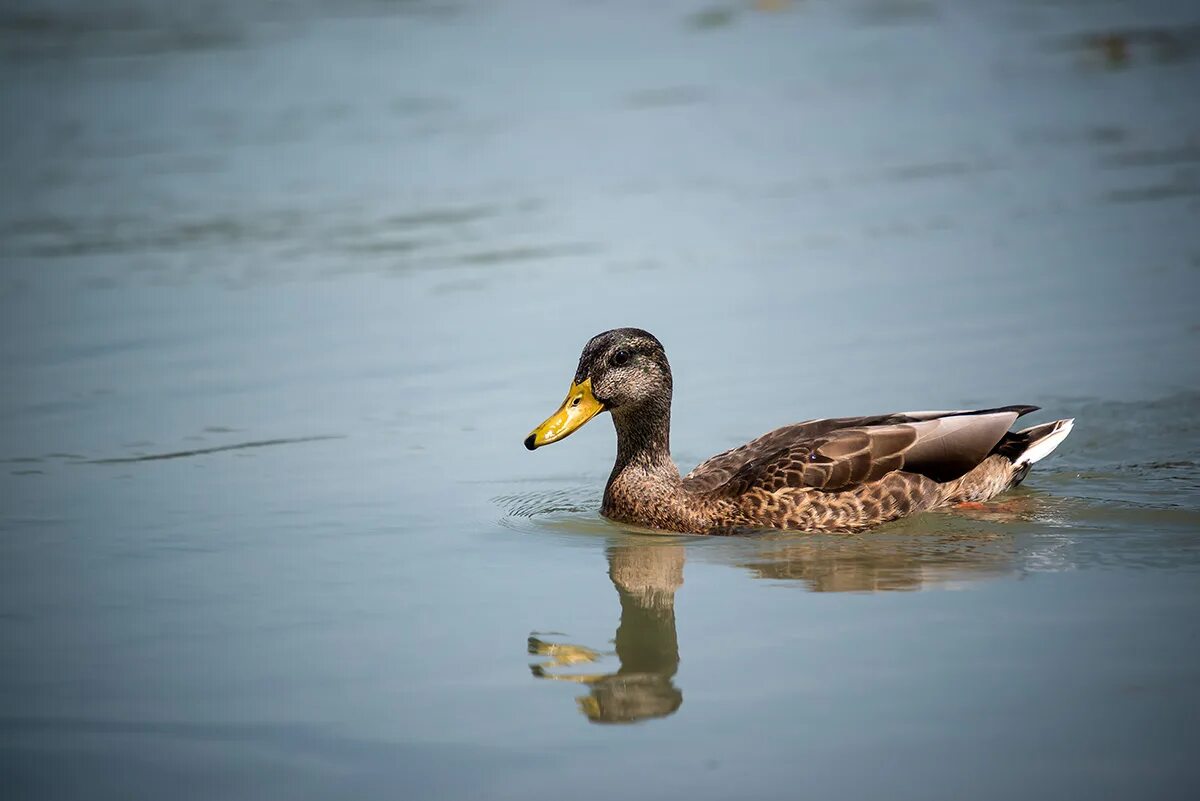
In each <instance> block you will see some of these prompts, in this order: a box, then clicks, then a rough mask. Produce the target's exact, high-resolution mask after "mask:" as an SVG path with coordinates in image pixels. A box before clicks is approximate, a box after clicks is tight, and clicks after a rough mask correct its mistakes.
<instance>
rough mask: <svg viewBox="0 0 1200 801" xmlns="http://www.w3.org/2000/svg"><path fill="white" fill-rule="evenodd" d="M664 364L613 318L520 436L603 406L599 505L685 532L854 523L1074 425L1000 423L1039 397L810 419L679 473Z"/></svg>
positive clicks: (963, 487)
mask: <svg viewBox="0 0 1200 801" xmlns="http://www.w3.org/2000/svg"><path fill="white" fill-rule="evenodd" d="M671 390H672V380H671V368H670V365H669V364H668V363H667V357H666V353H665V352H664V351H663V347H662V344H661V343H660V342H659V341H658V340H657V339H655V338H654V336H652V335H651V334H649V333H647V332H646V331H642V330H640V329H637V328H618V329H615V330H612V331H606V332H605V333H603V334H599V335H597V336H595V337H593V338H592V339H591V341H590V342H588V344H587V345H586V346H585V347H584V349H583V354H582V356H580V359H579V367H578V369H577V370H576V372H575V379H574V381H573V382H572V385H571V390H570V392H569V393H568V394H567V398H566V400H565V401H563V405H562V407H560V408H559V410H558V411H557V412H556V413H555V414H554V415H553V416H551V417H550V418H549V419H547V420H546V421H545V422H544V423H542V425H540V426H539V427H538V428H536V429H535V430H534V431H533V433H531V434H530V435H529V437H528V438H527V439H526V440H525V446H526V447H527V448H529V449H530V450H533V449H534V448H537V447H539V446H541V445H546V444H549V443H551V442H555V441H557V440H560V439H562V438H563V437H566V436H567V435H569V434H570V433H571V432H573V431H575V430H576V429H578V428H579V427H580V426H582V425H583V424H584V423H586V422H587V421H588V420H590V419H591V418H592V417H594V416H595V415H597V414H599V413H600V412H602V411H611V412H612V416H613V423H614V425H615V427H616V430H617V461H616V465H615V466H614V467H613V472H612V475H611V476H610V477H609V479H608V486H607V487H606V488H605V491H604V502H603V506H602V508H601V513H602V514H604V515H605V516H606V517H609V518H612V519H614V520H618V521H621V522H625V523H631V524H635V525H642V526H648V527H651V528H658V529H665V530H668V531H680V532H692V533H709V534H719V533H733V532H736V531H738V530H741V529H750V528H781V529H801V530H807V531H858V530H862V529H865V528H869V527H871V526H875V525H878V524H880V523H884V522H887V521H889V520H895V519H897V518H900V517H905V516H907V515H911V514H915V513H917V512H922V511H926V510H928V509H935V508H937V507H940V506H947V505H951V504H955V503H963V502H968V501H984V500H988V499H990V498H992V497H993V496H995V495H997V494H999V493H1001V492H1003V491H1005V490H1007V489H1009V488H1010V487H1013V486H1015V485H1016V484H1018V483H1020V481H1021V480H1022V479H1023V478H1024V477H1025V475H1026V473H1028V472H1029V468H1030V467H1031V466H1032V465H1033V463H1034V462H1036V461H1038V460H1039V459H1041V458H1043V457H1045V456H1047V455H1048V454H1049V453H1050V452H1051V451H1053V450H1054V448H1055V447H1057V445H1058V444H1059V443H1060V442H1062V440H1063V439H1064V438H1066V436H1067V434H1069V433H1070V431H1071V425H1072V421H1071V420H1058V421H1055V422H1053V423H1046V424H1044V425H1040V426H1034V427H1032V428H1027V429H1025V430H1023V431H1015V432H1014V431H1009V426H1011V425H1012V424H1013V422H1015V421H1016V419H1017V418H1018V417H1020V416H1021V415H1023V414H1026V413H1027V412H1031V411H1034V410H1035V409H1036V408H1037V407H1036V406H1006V407H1002V408H997V409H985V410H979V411H943V412H901V413H896V414H886V415H877V416H872V417H843V418H834V419H828V420H811V421H809V422H805V423H797V424H795V425H790V426H784V427H783V428H779V429H776V430H775V431H771V432H770V433H768V434H764V435H763V436H761V437H759V438H758V439H756V440H754V441H752V442H750V443H748V444H746V445H742V446H741V447H738V448H734V449H732V450H729V451H725V452H724V453H721V454H719V455H717V456H714V457H712V458H711V459H709V460H708V461H706V462H704V463H703V464H701V465H700V466H699V467H697V468H696V469H695V470H693V471H692V472H691V473H689V474H688V475H687V476H686V477H684V478H681V477H680V475H679V470H678V469H677V468H676V467H675V463H674V462H673V461H671V453H670V427H671Z"/></svg>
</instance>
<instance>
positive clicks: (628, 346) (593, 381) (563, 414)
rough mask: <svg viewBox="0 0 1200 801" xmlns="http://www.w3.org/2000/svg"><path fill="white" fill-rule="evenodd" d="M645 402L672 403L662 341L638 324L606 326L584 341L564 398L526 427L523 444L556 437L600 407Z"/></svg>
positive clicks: (606, 408) (608, 408) (547, 441)
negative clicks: (608, 328)
mask: <svg viewBox="0 0 1200 801" xmlns="http://www.w3.org/2000/svg"><path fill="white" fill-rule="evenodd" d="M646 405H655V406H665V407H667V408H669V407H670V405H671V366H670V365H669V364H667V354H666V352H665V351H663V346H662V343H661V342H659V341H658V340H657V339H656V338H655V337H654V335H653V334H650V333H648V332H646V331H643V330H642V329H640V328H614V329H613V330H612V331H605V332H604V333H603V334H597V335H596V336H594V337H592V338H591V340H590V341H589V342H588V343H587V344H586V345H585V346H584V347H583V353H582V355H580V357H579V367H578V368H577V369H576V370H575V380H574V381H572V382H571V389H570V391H568V392H567V399H566V400H565V401H563V405H562V406H561V407H559V409H558V411H557V412H555V413H554V414H553V415H551V416H550V417H549V418H548V419H547V420H546V421H545V422H544V423H542V424H541V425H540V426H538V427H537V428H535V429H534V430H533V432H532V433H530V435H529V436H528V437H527V438H526V439H525V447H526V448H529V450H533V449H534V448H537V447H540V446H542V445H548V444H550V443H551V442H557V441H558V440H560V439H562V438H564V437H566V436H567V435H569V434H571V433H572V432H574V431H576V430H578V429H579V427H580V426H582V425H583V424H584V423H586V422H587V421H588V420H591V419H592V418H593V417H595V416H596V415H597V414H599V413H600V412H605V411H613V410H616V409H624V410H627V411H630V412H632V411H635V410H636V409H638V408H639V407H642V406H646Z"/></svg>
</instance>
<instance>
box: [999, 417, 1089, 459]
mask: <svg viewBox="0 0 1200 801" xmlns="http://www.w3.org/2000/svg"><path fill="white" fill-rule="evenodd" d="M1074 427H1075V418H1074V417H1071V418H1068V419H1066V420H1055V421H1054V422H1053V423H1043V424H1042V425H1040V426H1033V427H1032V428H1026V429H1023V430H1021V431H1018V432H1016V434H1015V435H1014V438H1015V439H1018V441H1019V442H1020V443H1021V444H1022V445H1023V446H1024V447H1022V448H1021V450H1020V452H1019V453H1018V454H1017V456H1016V458H1015V459H1013V467H1018V468H1019V467H1022V466H1024V465H1032V464H1034V463H1035V462H1040V461H1041V460H1042V459H1045V458H1046V457H1047V456H1049V455H1050V454H1051V453H1053V452H1054V449H1055V448H1057V447H1058V445H1059V443H1061V442H1062V441H1063V440H1064V439H1066V438H1067V435H1068V434H1070V433H1071V429H1072V428H1074Z"/></svg>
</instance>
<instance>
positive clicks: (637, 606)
mask: <svg viewBox="0 0 1200 801" xmlns="http://www.w3.org/2000/svg"><path fill="white" fill-rule="evenodd" d="M1028 504H1029V501H1028V499H1017V500H1016V502H1015V503H1009V504H1008V505H1000V504H989V505H988V507H987V508H985V509H982V510H978V511H976V512H974V513H967V512H960V513H958V514H956V515H953V516H951V515H926V516H924V518H922V519H921V520H920V521H918V522H910V523H908V524H906V525H903V526H900V527H898V528H894V529H892V530H882V531H880V530H877V531H875V532H871V533H868V534H862V535H830V534H803V535H793V534H779V535H776V534H764V535H763V536H761V537H755V538H729V539H728V540H725V541H723V542H722V543H720V544H719V545H717V544H713V545H711V546H710V547H706V548H705V549H704V551H703V554H704V555H703V557H702V558H704V559H705V560H706V561H710V560H713V559H714V558H715V559H716V560H718V561H720V562H724V563H727V564H731V565H735V566H737V567H740V568H743V569H746V570H749V571H750V573H751V575H753V576H755V577H756V578H765V579H770V580H786V581H798V582H801V583H803V584H804V585H806V586H807V588H808V589H809V590H811V591H813V592H881V591H892V590H917V589H926V588H931V587H936V586H943V587H945V586H953V585H956V584H961V583H964V582H967V581H977V580H981V579H987V578H991V577H995V576H1001V575H1006V574H1009V573H1012V572H1013V571H1014V570H1016V569H1017V565H1018V564H1020V563H1022V562H1023V561H1026V560H1031V559H1034V560H1036V559H1040V558H1042V556H1041V555H1039V554H1038V553H1037V552H1035V551H1033V550H1031V549H1030V544H1029V543H1028V542H1025V544H1024V545H1022V544H1021V543H1022V540H1021V539H1020V538H1019V537H1018V536H1014V533H1013V532H1012V531H1010V530H1006V529H1005V525H1006V524H1007V523H1009V522H1012V521H1013V520H1022V519H1025V516H1026V515H1027V514H1028V509H1026V508H1025V507H1026V506H1028ZM686 548H687V544H686V543H685V542H683V541H677V542H662V541H661V540H660V539H655V540H647V539H641V538H638V539H627V540H622V541H620V542H618V543H616V544H612V545H610V546H609V547H608V548H606V550H605V556H606V557H607V560H608V576H609V578H610V579H611V580H612V583H613V587H615V588H616V590H617V596H618V598H619V599H620V602H621V622H620V625H619V626H618V627H617V633H616V637H615V644H616V649H615V656H616V657H617V659H618V661H619V666H618V668H617V670H616V671H615V672H591V673H586V672H582V673H581V672H578V670H579V668H581V667H582V666H586V665H596V664H598V663H600V662H603V661H604V660H605V659H608V658H611V657H612V656H613V655H614V652H613V651H607V652H606V651H599V650H596V649H594V648H589V647H587V646H584V645H577V644H571V643H562V642H552V641H550V640H546V639H542V638H541V637H539V636H536V635H535V636H530V638H529V653H531V654H535V655H537V656H541V657H545V659H544V660H543V661H541V662H538V663H535V664H533V665H530V669H531V670H532V672H533V675H534V676H536V677H537V678H539V679H545V680H552V681H567V682H574V683H577V684H581V685H584V686H586V687H587V691H588V692H587V695H583V696H580V697H578V698H577V699H576V701H577V702H578V704H579V708H580V711H581V712H582V713H583V714H584V715H586V716H587V718H588V720H589V721H591V722H593V723H633V722H636V721H639V720H647V719H650V718H662V717H666V716H668V715H671V714H672V713H674V712H675V711H676V710H677V709H679V707H680V706H681V705H682V704H683V692H682V691H681V690H680V689H679V688H678V687H676V686H675V682H674V679H675V673H676V671H677V670H678V668H679V640H678V637H677V635H676V631H675V593H676V591H677V590H678V589H679V588H680V587H681V586H683V563H684V554H685V549H686ZM543 636H549V635H543Z"/></svg>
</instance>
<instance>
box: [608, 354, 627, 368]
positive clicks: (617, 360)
mask: <svg viewBox="0 0 1200 801" xmlns="http://www.w3.org/2000/svg"><path fill="white" fill-rule="evenodd" d="M628 362H629V351H627V350H619V351H617V352H616V353H614V354H613V355H612V363H613V364H615V365H616V366H617V367H620V366H621V365H623V364H626V363H628Z"/></svg>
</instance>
